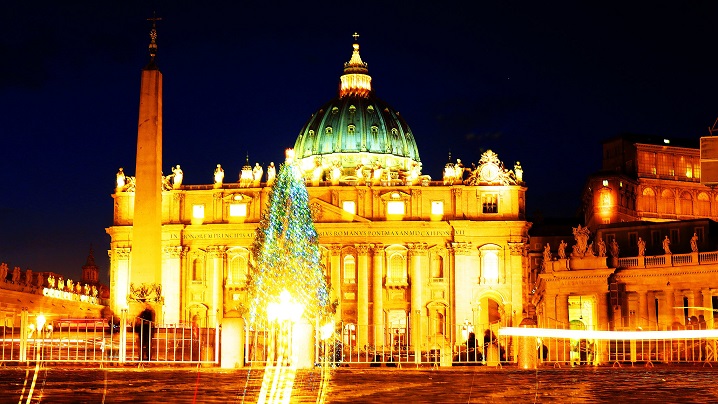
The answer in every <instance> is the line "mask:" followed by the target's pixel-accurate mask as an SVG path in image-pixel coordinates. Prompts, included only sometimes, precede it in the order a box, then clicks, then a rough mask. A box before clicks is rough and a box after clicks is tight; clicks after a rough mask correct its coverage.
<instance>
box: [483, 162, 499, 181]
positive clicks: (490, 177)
mask: <svg viewBox="0 0 718 404" xmlns="http://www.w3.org/2000/svg"><path fill="white" fill-rule="evenodd" d="M498 176H499V167H497V166H496V164H492V163H487V164H484V165H483V167H481V177H482V178H483V179H485V180H486V181H489V182H491V181H494V180H496V179H497V178H498Z"/></svg>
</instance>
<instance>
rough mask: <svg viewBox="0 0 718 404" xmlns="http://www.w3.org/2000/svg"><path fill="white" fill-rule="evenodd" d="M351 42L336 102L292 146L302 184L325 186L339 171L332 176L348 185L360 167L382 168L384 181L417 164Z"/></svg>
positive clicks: (398, 120)
mask: <svg viewBox="0 0 718 404" xmlns="http://www.w3.org/2000/svg"><path fill="white" fill-rule="evenodd" d="M354 39H355V42H354V52H353V54H352V57H351V60H350V61H349V62H347V63H345V64H344V74H343V75H342V76H341V83H340V87H339V96H338V97H336V98H334V99H332V100H331V101H329V102H327V103H326V104H324V106H322V107H321V108H320V109H319V110H318V111H317V112H316V113H314V114H313V115H312V117H311V118H310V119H309V121H308V122H307V123H306V124H305V125H304V127H303V128H302V131H301V132H300V133H299V137H297V141H296V143H295V145H294V150H295V154H296V159H297V160H298V161H299V163H300V164H301V167H302V169H303V171H304V172H305V175H306V177H307V178H314V179H322V180H323V179H326V180H328V179H330V176H333V175H332V172H335V173H338V171H337V170H336V168H339V169H340V170H341V174H336V175H340V176H341V180H342V181H349V180H352V179H353V177H356V176H357V173H356V169H357V167H358V166H361V167H365V168H367V169H376V168H382V169H383V170H386V174H385V175H386V177H387V179H390V180H393V179H396V178H397V177H398V174H399V173H400V172H405V171H409V170H411V169H412V168H413V167H416V166H419V163H420V161H421V160H420V159H419V151H418V149H417V147H416V142H415V140H414V136H413V134H412V132H411V129H409V125H407V123H406V121H405V120H404V118H402V117H401V116H400V115H399V112H398V111H396V110H395V109H393V108H392V107H390V106H389V105H388V104H387V103H385V102H384V101H382V100H380V99H379V98H377V97H376V96H375V95H374V91H373V90H372V88H371V77H370V76H369V74H368V72H369V71H368V69H367V64H366V63H364V62H363V61H362V60H361V57H360V56H359V44H358V43H357V41H356V40H357V39H358V35H356V34H354ZM336 175H334V176H336ZM319 177H321V178H319ZM337 180H338V179H337Z"/></svg>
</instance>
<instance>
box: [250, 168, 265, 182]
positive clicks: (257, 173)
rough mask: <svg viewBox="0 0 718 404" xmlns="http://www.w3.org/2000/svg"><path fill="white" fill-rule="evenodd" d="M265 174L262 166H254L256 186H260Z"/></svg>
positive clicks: (253, 174)
mask: <svg viewBox="0 0 718 404" xmlns="http://www.w3.org/2000/svg"><path fill="white" fill-rule="evenodd" d="M263 174H264V169H263V168H262V166H260V165H259V163H255V164H254V169H252V178H253V180H254V185H255V186H257V185H259V183H260V182H262V175H263Z"/></svg>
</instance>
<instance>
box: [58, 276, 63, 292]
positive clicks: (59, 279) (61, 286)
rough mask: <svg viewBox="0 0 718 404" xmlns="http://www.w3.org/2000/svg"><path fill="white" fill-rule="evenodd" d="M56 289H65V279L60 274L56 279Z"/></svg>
mask: <svg viewBox="0 0 718 404" xmlns="http://www.w3.org/2000/svg"><path fill="white" fill-rule="evenodd" d="M57 290H65V280H64V279H62V276H61V277H59V278H58V279H57Z"/></svg>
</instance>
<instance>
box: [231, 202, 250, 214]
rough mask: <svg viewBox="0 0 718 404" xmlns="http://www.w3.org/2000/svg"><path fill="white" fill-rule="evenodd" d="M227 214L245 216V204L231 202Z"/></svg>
mask: <svg viewBox="0 0 718 404" xmlns="http://www.w3.org/2000/svg"><path fill="white" fill-rule="evenodd" d="M229 215H230V216H232V217H247V204H246V203H233V204H231V205H229Z"/></svg>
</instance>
